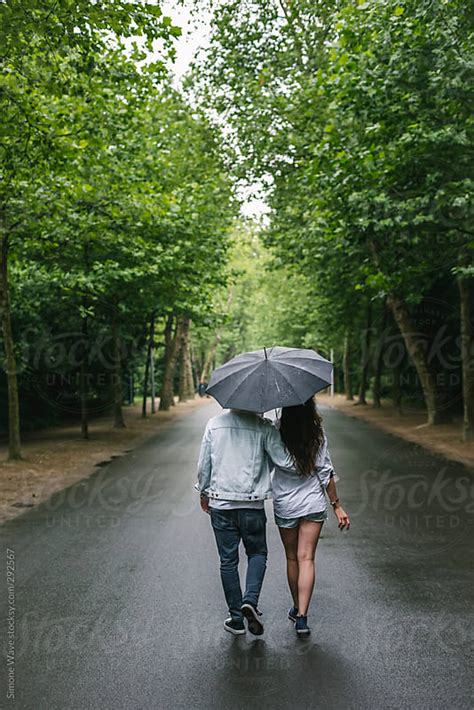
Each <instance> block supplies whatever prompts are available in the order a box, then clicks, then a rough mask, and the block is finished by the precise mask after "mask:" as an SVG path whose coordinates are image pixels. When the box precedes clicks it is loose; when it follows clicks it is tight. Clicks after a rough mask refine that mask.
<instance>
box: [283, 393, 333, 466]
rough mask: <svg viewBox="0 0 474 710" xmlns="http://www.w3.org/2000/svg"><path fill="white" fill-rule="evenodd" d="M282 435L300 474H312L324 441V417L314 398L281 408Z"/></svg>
mask: <svg viewBox="0 0 474 710" xmlns="http://www.w3.org/2000/svg"><path fill="white" fill-rule="evenodd" d="M280 435H281V438H282V441H283V443H284V444H285V446H286V448H287V450H288V452H289V454H290V456H291V458H292V459H293V462H294V464H295V466H296V470H297V472H298V474H299V475H300V476H311V474H312V473H313V471H314V468H315V461H316V455H317V453H318V451H319V449H320V448H321V446H322V444H323V441H324V432H323V427H322V419H321V417H320V416H319V414H318V411H317V409H316V402H315V401H314V398H313V397H311V399H308V401H307V402H305V403H304V404H298V405H296V406H294V407H283V409H282V410H281V424H280Z"/></svg>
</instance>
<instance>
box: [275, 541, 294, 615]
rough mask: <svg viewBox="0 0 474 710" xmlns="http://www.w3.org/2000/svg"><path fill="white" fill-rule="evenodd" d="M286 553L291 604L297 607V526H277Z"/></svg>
mask: <svg viewBox="0 0 474 710" xmlns="http://www.w3.org/2000/svg"><path fill="white" fill-rule="evenodd" d="M278 531H279V533H280V537H281V541H282V543H283V547H284V548H285V555H286V574H287V577H288V586H289V587H290V592H291V596H292V598H293V604H294V605H295V607H296V608H297V609H298V576H299V568H298V556H297V551H298V528H278Z"/></svg>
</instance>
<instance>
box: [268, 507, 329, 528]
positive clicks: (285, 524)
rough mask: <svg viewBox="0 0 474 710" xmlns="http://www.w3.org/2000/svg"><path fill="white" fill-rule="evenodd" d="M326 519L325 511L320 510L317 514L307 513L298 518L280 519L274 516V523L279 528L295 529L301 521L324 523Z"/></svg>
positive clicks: (326, 513)
mask: <svg viewBox="0 0 474 710" xmlns="http://www.w3.org/2000/svg"><path fill="white" fill-rule="evenodd" d="M327 517H328V512H327V510H320V511H319V512H318V513H309V514H308V515H302V516H301V517H299V518H280V516H279V515H275V523H276V524H277V525H278V527H279V528H297V527H298V525H299V524H300V523H301V521H302V520H309V521H310V522H312V523H324V521H325V520H327Z"/></svg>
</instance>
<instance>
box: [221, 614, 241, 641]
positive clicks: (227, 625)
mask: <svg viewBox="0 0 474 710" xmlns="http://www.w3.org/2000/svg"><path fill="white" fill-rule="evenodd" d="M224 629H225V630H226V631H228V632H229V633H230V634H234V636H240V635H241V634H245V624H244V620H243V619H233V618H232V617H231V616H229V618H228V619H226V620H225V621H224Z"/></svg>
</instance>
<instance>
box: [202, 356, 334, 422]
mask: <svg viewBox="0 0 474 710" xmlns="http://www.w3.org/2000/svg"><path fill="white" fill-rule="evenodd" d="M331 373H332V363H331V362H329V360H326V359H325V358H323V357H321V355H318V353H316V352H315V351H314V350H303V349H301V348H281V347H273V348H268V349H266V348H264V349H263V350H255V351H253V352H249V353H243V354H242V355H237V357H234V358H233V359H232V360H229V362H226V364H225V365H222V367H219V368H217V370H214V372H213V373H212V376H211V381H210V382H209V386H208V388H207V390H206V391H207V393H208V394H210V395H212V396H213V397H214V399H217V401H218V402H219V404H220V405H222V407H226V408H233V409H244V410H246V411H249V412H268V411H269V410H270V409H276V408H277V407H289V406H292V405H295V404H304V402H306V400H308V399H309V398H310V397H312V396H313V394H315V393H316V392H319V390H322V389H324V388H325V387H327V386H328V385H329V384H330V382H331Z"/></svg>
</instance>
